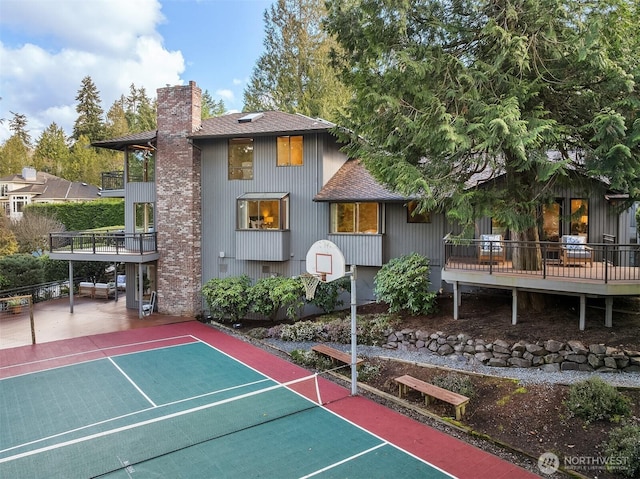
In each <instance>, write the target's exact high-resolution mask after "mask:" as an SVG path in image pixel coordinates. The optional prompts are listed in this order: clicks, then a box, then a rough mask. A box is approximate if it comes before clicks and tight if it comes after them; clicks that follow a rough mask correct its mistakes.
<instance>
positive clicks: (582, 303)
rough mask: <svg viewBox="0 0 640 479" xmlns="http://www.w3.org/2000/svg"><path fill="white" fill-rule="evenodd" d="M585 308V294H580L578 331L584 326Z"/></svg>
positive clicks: (582, 329)
mask: <svg viewBox="0 0 640 479" xmlns="http://www.w3.org/2000/svg"><path fill="white" fill-rule="evenodd" d="M586 309H587V296H586V295H584V294H581V295H580V331H584V328H585V315H586Z"/></svg>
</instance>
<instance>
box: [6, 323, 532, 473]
mask: <svg viewBox="0 0 640 479" xmlns="http://www.w3.org/2000/svg"><path fill="white" fill-rule="evenodd" d="M177 333H181V334H177ZM58 343H64V344H55V343H51V344H50V345H49V346H47V345H45V344H43V345H39V347H41V348H42V350H41V352H40V357H39V358H33V357H32V358H30V360H28V361H25V362H19V357H20V354H18V360H16V359H14V360H12V361H7V358H8V357H9V354H10V352H11V351H9V353H5V354H3V355H0V360H2V362H1V363H0V373H1V374H0V375H1V377H2V379H1V380H0V398H1V401H2V402H1V405H0V426H1V429H2V434H0V477H33V478H36V477H61V478H62V477H64V478H71V477H79V478H85V477H114V478H120V477H122V478H137V477H139V478H143V477H188V478H194V477H207V478H210V477H242V478H245V477H269V478H271V477H273V478H276V477H277V478H288V477H296V478H300V477H340V478H343V477H350V478H357V477H362V478H376V477H420V478H445V477H455V475H458V477H482V476H483V474H478V469H476V470H475V473H473V475H467V474H466V473H463V474H461V475H460V473H461V472H462V471H463V469H461V468H458V471H455V470H454V471H453V472H452V473H447V472H444V470H443V468H442V467H440V466H438V465H435V464H433V463H430V462H429V461H428V460H427V459H426V458H425V457H424V454H420V453H418V454H416V452H417V451H409V450H408V449H406V448H404V447H402V445H399V444H397V442H394V441H392V440H390V438H386V439H385V438H383V435H381V434H380V432H384V430H385V428H386V427H387V426H384V427H382V429H381V430H380V431H378V432H376V431H375V429H376V427H366V425H363V424H358V423H359V422H367V421H369V422H370V423H371V424H375V423H380V425H384V424H386V423H387V422H388V419H386V418H385V417H383V416H384V414H386V413H384V411H388V410H385V409H384V408H381V407H380V406H378V405H376V404H375V403H372V402H370V401H368V400H365V399H363V398H360V397H357V396H356V397H351V396H349V391H348V390H347V389H345V388H342V387H339V386H337V385H335V384H334V383H332V382H330V381H327V380H326V379H323V378H322V377H318V376H315V375H311V376H309V374H310V373H309V372H308V371H306V370H304V369H302V368H298V367H297V366H295V365H291V364H290V363H288V362H287V361H283V360H281V359H279V358H277V357H275V356H273V355H270V354H268V353H266V352H265V351H263V350H261V349H259V348H256V347H254V346H252V345H250V344H247V343H245V342H243V341H240V340H238V339H236V338H232V337H231V336H228V335H226V334H224V333H221V332H219V331H216V330H214V329H212V328H209V327H206V326H204V325H200V323H181V324H177V325H169V326H162V327H156V328H148V329H145V330H139V331H136V332H130V334H126V333H114V334H107V335H97V336H94V337H87V338H77V339H76V340H69V341H63V342H58ZM16 349H22V348H16ZM5 351H6V350H5ZM5 351H3V353H4V352H5ZM14 352H16V353H17V352H18V351H14ZM60 352H64V353H66V354H60ZM21 353H22V355H23V356H24V357H23V358H22V359H28V356H29V353H28V351H21ZM231 353H233V354H231ZM11 357H15V355H14V356H11ZM9 363H10V364H9ZM350 415H351V417H349V416H350ZM363 415H364V416H363ZM366 416H369V417H368V419H366V420H364V421H361V420H360V419H362V418H363V417H366ZM392 416H393V420H394V421H395V420H397V421H398V422H397V427H398V428H400V429H402V431H403V433H404V434H405V435H406V434H407V433H408V434H412V431H411V430H407V429H406V428H404V427H403V426H404V424H403V422H405V421H407V420H406V419H404V420H399V418H400V417H402V416H400V415H395V414H394V415H392ZM409 421H410V420H409ZM410 422H411V423H413V421H410ZM412 427H413V428H417V429H416V430H422V431H423V432H424V431H425V430H427V429H428V428H425V427H424V426H422V425H418V424H417V423H416V424H415V425H413V426H412ZM434 432H435V431H434ZM391 435H393V434H391ZM434 437H435V436H432V437H431V438H429V437H428V436H424V437H421V438H420V439H421V440H423V439H426V440H427V442H430V441H429V439H431V440H433V438H434ZM438 437H440V436H438ZM441 437H446V436H444V435H441ZM415 439H416V438H414V441H413V442H415ZM449 439H451V438H449ZM453 441H454V442H453V443H452V444H453V445H452V446H451V447H450V448H448V449H449V453H450V454H456V452H464V457H465V458H468V459H469V462H470V465H471V466H473V463H475V462H477V461H480V463H481V464H483V469H484V470H486V472H487V473H488V475H487V476H486V477H526V476H529V477H533V476H532V475H529V473H526V472H525V471H523V470H521V469H518V468H515V467H514V466H511V465H509V464H507V463H506V462H504V461H501V460H499V459H497V458H494V457H493V456H490V455H488V454H486V453H483V452H482V451H479V450H477V449H475V448H472V447H470V446H468V445H466V444H464V443H461V442H459V441H456V440H453ZM399 442H402V441H399ZM432 446H435V445H432ZM440 447H442V445H440ZM419 449H423V448H419ZM427 449H428V448H427ZM436 449H438V447H437V446H436V447H435V448H434V451H435V450H436ZM471 452H473V453H474V455H475V457H474V455H472V454H471ZM462 457H463V456H460V457H459V458H458V462H459V461H460V459H461V458H462ZM498 472H500V474H496V473H498ZM469 473H471V471H469ZM514 473H515V474H514ZM521 474H524V475H521Z"/></svg>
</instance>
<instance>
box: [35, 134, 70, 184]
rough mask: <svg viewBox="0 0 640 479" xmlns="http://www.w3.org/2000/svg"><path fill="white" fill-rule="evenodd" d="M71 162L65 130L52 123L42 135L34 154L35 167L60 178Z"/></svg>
mask: <svg viewBox="0 0 640 479" xmlns="http://www.w3.org/2000/svg"><path fill="white" fill-rule="evenodd" d="M68 161H69V145H68V140H67V137H66V135H65V133H64V130H63V129H62V128H60V127H59V126H58V125H57V124H56V123H55V122H54V123H51V124H50V125H49V126H48V127H47V128H46V129H45V130H44V131H43V132H42V134H41V135H40V138H38V141H37V143H36V149H35V151H34V153H33V166H34V168H35V169H36V170H38V171H45V172H47V173H51V174H52V175H55V176H60V175H61V174H62V172H63V171H64V168H65V164H66V163H67V162H68Z"/></svg>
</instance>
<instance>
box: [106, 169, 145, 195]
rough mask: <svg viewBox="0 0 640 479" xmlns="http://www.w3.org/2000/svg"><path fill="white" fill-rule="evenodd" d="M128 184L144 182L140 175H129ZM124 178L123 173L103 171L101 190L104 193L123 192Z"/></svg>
mask: <svg viewBox="0 0 640 479" xmlns="http://www.w3.org/2000/svg"><path fill="white" fill-rule="evenodd" d="M128 181H129V182H130V183H136V182H142V181H144V179H143V176H142V175H133V174H131V173H129V180H128ZM124 184H125V177H124V171H103V172H102V189H103V190H104V191H112V190H124Z"/></svg>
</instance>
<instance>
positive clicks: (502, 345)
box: [383, 329, 640, 372]
mask: <svg viewBox="0 0 640 479" xmlns="http://www.w3.org/2000/svg"><path fill="white" fill-rule="evenodd" d="M383 347H384V348H387V349H399V350H405V351H418V352H420V351H424V352H432V353H435V354H439V355H440V356H447V355H450V354H455V355H458V356H463V357H465V358H467V360H469V361H471V362H478V363H482V364H485V365H487V366H495V367H516V368H539V369H541V370H543V371H570V370H578V371H599V372H622V371H624V372H640V351H630V350H628V349H624V348H614V347H609V346H605V345H604V344H590V345H589V346H585V345H584V344H582V343H581V342H580V341H568V342H566V343H562V342H559V341H554V340H552V339H550V340H548V341H544V342H538V343H528V342H525V341H518V342H516V343H513V344H510V343H508V342H507V341H504V340H501V339H498V340H496V341H493V342H487V341H484V340H482V339H473V338H471V337H469V336H467V335H466V334H458V335H457V336H455V335H448V334H446V333H443V332H441V331H438V332H435V333H428V332H426V331H421V330H413V329H403V330H401V331H393V332H390V333H389V334H388V335H387V342H386V344H384V345H383Z"/></svg>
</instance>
